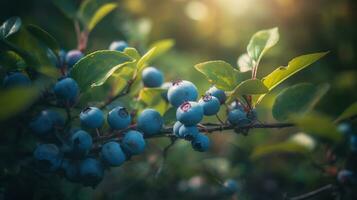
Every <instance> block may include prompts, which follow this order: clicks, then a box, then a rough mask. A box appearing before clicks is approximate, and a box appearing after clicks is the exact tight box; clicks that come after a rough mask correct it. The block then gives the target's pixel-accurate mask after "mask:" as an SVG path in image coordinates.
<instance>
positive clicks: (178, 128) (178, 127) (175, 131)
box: [172, 121, 183, 137]
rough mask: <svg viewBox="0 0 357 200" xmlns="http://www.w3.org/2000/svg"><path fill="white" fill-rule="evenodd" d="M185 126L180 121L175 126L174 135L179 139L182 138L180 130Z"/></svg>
mask: <svg viewBox="0 0 357 200" xmlns="http://www.w3.org/2000/svg"><path fill="white" fill-rule="evenodd" d="M182 125H183V124H182V123H181V122H179V121H177V122H175V124H174V126H173V128H172V129H173V132H174V134H175V135H176V136H177V137H180V136H179V130H180V127H181V126H182Z"/></svg>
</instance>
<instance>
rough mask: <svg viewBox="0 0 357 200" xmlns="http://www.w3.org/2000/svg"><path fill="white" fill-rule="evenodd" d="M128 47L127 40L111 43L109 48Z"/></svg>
mask: <svg viewBox="0 0 357 200" xmlns="http://www.w3.org/2000/svg"><path fill="white" fill-rule="evenodd" d="M127 47H128V44H127V43H126V42H125V41H114V42H112V43H111V44H110V46H109V50H116V51H124V49H125V48H127Z"/></svg>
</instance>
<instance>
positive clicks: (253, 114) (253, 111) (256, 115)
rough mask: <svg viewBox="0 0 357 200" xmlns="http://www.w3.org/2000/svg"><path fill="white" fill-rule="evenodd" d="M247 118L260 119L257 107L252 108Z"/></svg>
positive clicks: (251, 119)
mask: <svg viewBox="0 0 357 200" xmlns="http://www.w3.org/2000/svg"><path fill="white" fill-rule="evenodd" d="M247 118H248V119H249V120H250V121H256V120H257V119H258V113H257V110H256V109H255V108H253V109H251V110H250V111H248V112H247Z"/></svg>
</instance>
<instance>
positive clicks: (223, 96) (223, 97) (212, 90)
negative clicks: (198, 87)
mask: <svg viewBox="0 0 357 200" xmlns="http://www.w3.org/2000/svg"><path fill="white" fill-rule="evenodd" d="M206 93H208V94H211V95H212V96H214V97H216V98H217V99H218V100H219V102H220V103H221V104H223V103H224V102H225V101H226V99H227V96H226V94H225V93H224V91H223V90H220V89H218V88H216V87H215V86H212V87H211V88H209V89H208V90H207V92H206Z"/></svg>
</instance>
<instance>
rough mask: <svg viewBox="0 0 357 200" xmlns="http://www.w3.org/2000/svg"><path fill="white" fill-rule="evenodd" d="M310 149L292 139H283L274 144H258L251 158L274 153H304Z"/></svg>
mask: <svg viewBox="0 0 357 200" xmlns="http://www.w3.org/2000/svg"><path fill="white" fill-rule="evenodd" d="M309 152H310V150H309V149H308V148H306V147H305V146H304V145H301V144H299V143H297V142H294V141H290V140H288V141H284V142H280V143H276V144H269V145H258V146H257V147H256V148H255V149H254V150H253V153H252V155H251V158H252V159H253V160H256V159H258V158H261V157H263V156H268V155H271V154H276V153H285V154H286V153H293V154H306V153H309Z"/></svg>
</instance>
